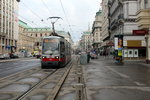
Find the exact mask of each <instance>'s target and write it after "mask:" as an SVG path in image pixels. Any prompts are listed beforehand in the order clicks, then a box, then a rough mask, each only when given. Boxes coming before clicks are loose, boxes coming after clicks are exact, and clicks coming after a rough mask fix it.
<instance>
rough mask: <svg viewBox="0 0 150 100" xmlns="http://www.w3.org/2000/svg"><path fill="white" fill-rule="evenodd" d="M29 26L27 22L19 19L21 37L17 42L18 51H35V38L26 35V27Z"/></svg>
mask: <svg viewBox="0 0 150 100" xmlns="http://www.w3.org/2000/svg"><path fill="white" fill-rule="evenodd" d="M25 28H29V26H28V25H27V23H25V22H23V21H21V20H19V38H18V43H17V47H18V48H17V51H18V52H23V53H24V52H28V53H32V52H33V51H34V45H35V38H34V37H31V36H28V35H25V34H24V29H25Z"/></svg>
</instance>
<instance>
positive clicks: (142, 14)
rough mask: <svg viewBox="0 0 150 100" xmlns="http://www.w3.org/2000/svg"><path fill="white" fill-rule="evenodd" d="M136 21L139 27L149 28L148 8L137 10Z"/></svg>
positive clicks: (149, 14) (149, 12)
mask: <svg viewBox="0 0 150 100" xmlns="http://www.w3.org/2000/svg"><path fill="white" fill-rule="evenodd" d="M136 21H137V23H138V27H139V28H140V29H148V28H150V9H141V10H139V11H138V12H137V20H136Z"/></svg>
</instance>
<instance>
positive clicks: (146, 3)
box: [144, 0, 148, 8]
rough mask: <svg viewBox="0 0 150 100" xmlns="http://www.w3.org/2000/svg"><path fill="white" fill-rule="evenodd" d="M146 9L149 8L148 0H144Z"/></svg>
mask: <svg viewBox="0 0 150 100" xmlns="http://www.w3.org/2000/svg"><path fill="white" fill-rule="evenodd" d="M144 8H148V0H144Z"/></svg>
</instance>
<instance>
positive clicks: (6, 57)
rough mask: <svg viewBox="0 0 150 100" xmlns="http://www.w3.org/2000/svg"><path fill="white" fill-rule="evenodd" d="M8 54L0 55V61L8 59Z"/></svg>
mask: <svg viewBox="0 0 150 100" xmlns="http://www.w3.org/2000/svg"><path fill="white" fill-rule="evenodd" d="M9 58H10V57H9V54H0V59H9Z"/></svg>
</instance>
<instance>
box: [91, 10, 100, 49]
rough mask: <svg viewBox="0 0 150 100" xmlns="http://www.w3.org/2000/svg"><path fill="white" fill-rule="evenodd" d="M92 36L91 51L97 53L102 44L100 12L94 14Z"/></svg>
mask: <svg viewBox="0 0 150 100" xmlns="http://www.w3.org/2000/svg"><path fill="white" fill-rule="evenodd" d="M92 34H93V44H92V46H93V49H94V50H96V51H97V52H99V50H100V47H101V43H102V11H101V10H99V11H98V12H97V13H96V16H95V20H94V22H93V26H92Z"/></svg>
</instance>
